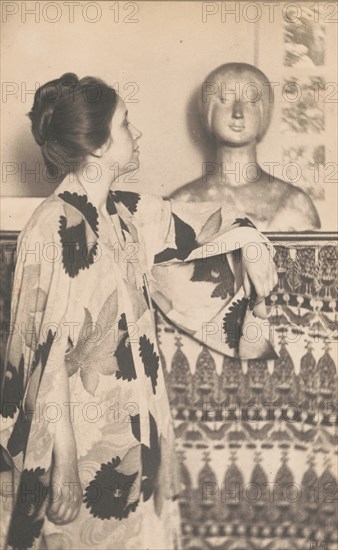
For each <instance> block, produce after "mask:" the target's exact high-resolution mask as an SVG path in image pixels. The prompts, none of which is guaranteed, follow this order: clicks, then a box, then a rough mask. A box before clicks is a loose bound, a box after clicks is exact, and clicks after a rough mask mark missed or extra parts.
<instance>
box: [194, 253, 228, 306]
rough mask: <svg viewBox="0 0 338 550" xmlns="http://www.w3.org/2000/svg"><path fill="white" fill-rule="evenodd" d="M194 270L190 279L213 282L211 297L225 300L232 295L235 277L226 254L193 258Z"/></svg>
mask: <svg viewBox="0 0 338 550" xmlns="http://www.w3.org/2000/svg"><path fill="white" fill-rule="evenodd" d="M193 265H194V271H193V274H192V276H191V278H190V280H191V281H206V282H208V283H214V284H215V288H214V290H213V291H212V294H211V297H212V298H222V300H225V299H227V298H229V297H232V296H233V295H234V292H235V288H234V284H235V277H234V275H233V273H232V271H231V269H230V266H229V262H228V260H227V257H226V254H222V255H218V256H210V257H208V258H203V259H200V260H194V261H193Z"/></svg>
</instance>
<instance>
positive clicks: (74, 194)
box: [54, 174, 141, 245]
mask: <svg viewBox="0 0 338 550" xmlns="http://www.w3.org/2000/svg"><path fill="white" fill-rule="evenodd" d="M54 193H55V195H57V196H58V197H59V198H60V199H61V200H63V201H64V202H66V203H68V204H70V205H71V206H73V207H74V208H76V209H77V210H78V211H79V213H80V214H81V215H82V217H83V218H85V220H86V221H87V223H88V225H89V227H90V229H91V232H92V233H93V235H92V236H93V238H94V239H95V240H96V239H97V237H98V225H99V221H98V220H99V216H98V212H97V208H96V207H95V206H94V205H93V204H92V203H91V202H90V201H89V199H88V195H87V192H86V189H85V188H84V186H83V185H82V183H81V182H80V180H79V179H78V177H77V176H76V175H75V174H69V175H68V176H66V177H65V178H64V179H63V181H62V182H61V183H60V185H59V186H58V187H57V188H56V190H55V192H54ZM140 198H141V197H140V195H139V194H138V193H134V192H131V191H117V190H112V189H111V190H109V193H108V197H107V201H106V209H107V212H108V214H109V215H110V217H111V219H112V221H113V224H114V225H115V229H117V234H118V237H120V235H121V234H122V235H123V239H124V241H125V240H126V239H125V232H128V233H129V234H130V235H131V237H132V239H133V240H134V241H135V240H137V230H136V227H135V225H134V223H133V222H132V220H133V217H134V213H135V212H136V210H137V203H138V201H139V200H140ZM117 226H118V227H117ZM121 232H122V233H121ZM120 244H121V245H123V244H124V243H123V242H121V243H120Z"/></svg>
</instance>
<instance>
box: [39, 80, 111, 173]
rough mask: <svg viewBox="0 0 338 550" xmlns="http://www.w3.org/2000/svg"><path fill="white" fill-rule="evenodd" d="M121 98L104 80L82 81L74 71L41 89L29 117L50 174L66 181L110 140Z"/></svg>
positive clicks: (44, 85)
mask: <svg viewBox="0 0 338 550" xmlns="http://www.w3.org/2000/svg"><path fill="white" fill-rule="evenodd" d="M117 101H118V96H117V93H116V91H115V90H114V89H113V88H111V87H110V86H108V84H106V83H105V82H103V80H101V79H99V78H95V77H92V76H86V77H84V78H81V80H79V79H78V77H77V76H76V74H74V73H65V74H64V75H62V76H61V77H60V78H57V79H55V80H51V81H50V82H47V83H46V84H43V86H40V88H38V90H37V91H36V93H35V96H34V104H33V107H32V109H31V111H30V112H29V113H28V116H29V118H30V120H31V123H32V133H33V136H34V139H35V141H36V143H37V144H38V145H40V147H41V152H42V156H43V159H44V162H45V165H46V168H47V173H48V175H50V176H52V177H53V178H55V179H56V180H57V181H62V179H63V178H64V177H65V176H66V175H67V174H69V173H70V172H71V171H72V170H73V171H76V170H78V168H79V167H81V165H82V164H83V162H84V160H85V158H86V156H87V155H88V154H92V152H93V151H95V150H96V149H98V148H99V147H101V146H102V145H104V144H105V143H107V142H108V140H109V138H110V132H111V121H112V118H113V115H114V112H115V108H116V105H117Z"/></svg>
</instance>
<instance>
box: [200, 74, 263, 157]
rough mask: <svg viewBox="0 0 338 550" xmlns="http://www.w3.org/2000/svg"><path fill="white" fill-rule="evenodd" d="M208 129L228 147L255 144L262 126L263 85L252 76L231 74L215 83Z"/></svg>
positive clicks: (217, 79)
mask: <svg viewBox="0 0 338 550" xmlns="http://www.w3.org/2000/svg"><path fill="white" fill-rule="evenodd" d="M213 84H214V86H213V90H214V93H213V94H212V95H209V96H208V97H207V101H209V102H210V105H209V109H208V111H207V112H208V116H207V119H208V120H207V121H206V123H207V127H208V129H209V131H210V132H211V133H212V135H213V136H214V137H215V138H216V139H217V140H218V141H221V142H223V143H224V144H227V145H230V146H231V145H232V146H234V147H239V146H242V145H246V144H249V143H251V142H256V141H257V137H258V136H259V134H260V129H261V123H262V108H261V107H262V105H261V101H262V99H260V98H261V97H262V96H263V97H264V95H265V90H262V84H261V83H259V82H258V81H257V79H256V78H255V76H254V75H253V74H251V73H250V72H245V73H240V72H238V73H236V72H233V71H232V72H228V73H227V74H223V75H219V76H218V77H216V79H215V82H214V83H213Z"/></svg>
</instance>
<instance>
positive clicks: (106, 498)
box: [83, 456, 139, 520]
mask: <svg viewBox="0 0 338 550" xmlns="http://www.w3.org/2000/svg"><path fill="white" fill-rule="evenodd" d="M120 464H121V459H120V457H118V456H117V457H116V458H113V459H112V460H111V461H110V462H108V463H106V464H101V468H100V470H98V471H97V472H96V475H95V478H94V479H93V480H92V481H91V482H90V483H89V484H88V486H87V487H86V489H85V494H84V498H83V501H84V503H85V504H86V507H87V508H88V509H89V511H90V513H91V514H92V515H93V516H94V517H99V518H101V519H110V518H116V519H119V520H121V519H123V518H127V517H128V516H129V514H130V512H134V511H135V510H136V507H137V505H138V502H139V501H138V500H137V501H135V502H133V503H131V504H129V503H128V500H129V499H130V494H131V492H132V491H133V489H134V482H135V479H136V477H137V472H135V473H134V474H131V475H125V474H123V473H121V472H118V471H117V469H116V468H117V466H119V465H120ZM98 495H99V498H98Z"/></svg>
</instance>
